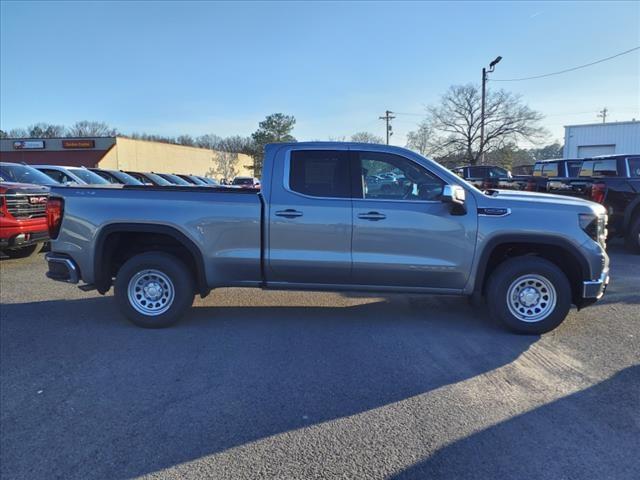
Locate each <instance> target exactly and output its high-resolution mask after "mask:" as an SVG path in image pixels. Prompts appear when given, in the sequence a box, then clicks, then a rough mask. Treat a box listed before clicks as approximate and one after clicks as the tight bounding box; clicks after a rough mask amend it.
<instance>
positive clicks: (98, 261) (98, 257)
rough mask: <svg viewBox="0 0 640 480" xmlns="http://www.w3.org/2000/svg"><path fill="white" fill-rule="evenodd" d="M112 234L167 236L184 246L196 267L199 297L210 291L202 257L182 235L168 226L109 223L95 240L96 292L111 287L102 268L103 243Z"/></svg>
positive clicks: (94, 270)
mask: <svg viewBox="0 0 640 480" xmlns="http://www.w3.org/2000/svg"><path fill="white" fill-rule="evenodd" d="M112 233H159V234H162V235H168V236H170V237H172V238H173V239H174V240H176V241H177V242H178V243H180V244H181V245H182V246H184V247H185V248H186V249H187V250H188V251H189V253H190V254H191V256H192V257H193V262H194V264H195V266H196V287H197V291H198V293H200V295H201V296H203V297H204V296H206V295H207V294H208V293H209V292H210V291H211V289H210V288H209V286H208V284H207V278H206V274H205V268H204V257H203V255H202V252H201V251H200V249H199V248H198V246H197V245H196V244H195V243H194V242H193V240H191V239H190V238H189V237H187V236H186V235H185V234H184V233H182V232H181V231H179V230H178V229H176V228H174V227H170V226H168V225H158V224H147V223H111V224H109V225H106V226H105V227H103V228H101V229H100V232H99V233H98V236H97V238H96V240H95V242H94V243H95V249H94V252H95V253H94V258H93V274H94V279H95V285H96V288H97V290H98V292H100V293H102V294H104V293H106V292H107V291H108V290H109V288H110V287H111V278H106V277H107V273H106V271H105V269H104V268H103V266H104V258H103V256H104V255H105V251H106V249H105V241H106V239H107V238H108V237H109V235H111V234H112Z"/></svg>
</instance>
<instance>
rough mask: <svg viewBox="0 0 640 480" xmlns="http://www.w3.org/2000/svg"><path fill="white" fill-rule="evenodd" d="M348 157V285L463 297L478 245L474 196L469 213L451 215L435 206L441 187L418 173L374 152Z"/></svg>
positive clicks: (407, 162) (419, 168) (405, 161)
mask: <svg viewBox="0 0 640 480" xmlns="http://www.w3.org/2000/svg"><path fill="white" fill-rule="evenodd" d="M353 157H354V160H353V161H354V165H357V167H355V166H354V167H352V169H356V168H357V169H359V170H360V176H359V181H358V182H357V183H355V184H354V187H353V188H354V189H356V188H357V189H358V190H359V191H356V192H354V200H353V225H354V226H353V282H354V283H355V284H361V285H379V286H385V287H422V288H431V289H436V288H443V289H462V288H463V287H464V285H465V284H466V282H467V279H468V277H469V274H470V271H471V265H472V262H473V256H474V251H475V243H476V231H477V215H476V210H475V205H474V204H473V202H474V199H473V196H471V195H467V204H468V205H467V210H468V213H466V214H462V215H456V214H454V213H452V212H451V207H450V205H447V204H445V203H443V202H442V201H441V196H442V192H443V187H444V185H445V182H444V181H443V180H442V179H440V178H439V177H438V176H437V175H435V174H434V173H433V172H431V171H429V170H428V169H427V168H425V167H424V166H423V165H421V164H419V163H417V162H415V161H413V160H411V159H409V158H406V157H404V156H401V155H397V154H391V153H386V152H378V151H354V152H353ZM379 179H384V180H379ZM358 185H359V186H360V188H358Z"/></svg>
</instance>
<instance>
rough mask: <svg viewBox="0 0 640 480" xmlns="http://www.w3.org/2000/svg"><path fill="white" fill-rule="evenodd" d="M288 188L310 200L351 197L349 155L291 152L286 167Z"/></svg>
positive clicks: (328, 151)
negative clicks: (314, 198)
mask: <svg viewBox="0 0 640 480" xmlns="http://www.w3.org/2000/svg"><path fill="white" fill-rule="evenodd" d="M289 188H290V189H291V190H293V191H294V192H298V193H302V194H304V195H309V196H312V197H329V198H349V197H350V196H351V182H350V167H349V154H348V152H346V151H334V150H295V151H293V152H291V160H290V164H289Z"/></svg>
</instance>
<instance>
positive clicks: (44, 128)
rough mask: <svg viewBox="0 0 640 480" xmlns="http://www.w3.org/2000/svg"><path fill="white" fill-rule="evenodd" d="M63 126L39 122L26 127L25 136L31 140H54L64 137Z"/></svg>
mask: <svg viewBox="0 0 640 480" xmlns="http://www.w3.org/2000/svg"><path fill="white" fill-rule="evenodd" d="M65 130H66V129H65V127H64V125H54V124H52V123H45V122H40V123H36V124H34V125H30V126H28V127H27V135H28V136H29V137H31V138H56V137H62V136H64V132H65Z"/></svg>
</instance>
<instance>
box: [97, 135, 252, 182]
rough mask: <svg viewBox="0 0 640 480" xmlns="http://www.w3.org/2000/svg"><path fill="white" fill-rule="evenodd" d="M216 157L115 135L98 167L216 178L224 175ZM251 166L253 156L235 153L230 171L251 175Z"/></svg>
mask: <svg viewBox="0 0 640 480" xmlns="http://www.w3.org/2000/svg"><path fill="white" fill-rule="evenodd" d="M218 158H219V154H218V153H216V152H213V151H211V150H207V149H204V148H194V147H185V146H182V145H171V144H168V143H160V142H148V141H145V140H134V139H129V138H121V137H118V138H117V139H116V144H115V145H114V146H113V148H111V150H109V151H108V152H107V154H106V155H105V156H104V157H102V159H101V160H100V163H99V164H98V166H99V167H100V168H110V169H116V170H132V171H138V172H158V173H186V174H193V175H203V176H208V177H213V178H215V179H218V180H219V179H220V178H222V177H223V176H224V174H223V170H222V168H221V166H220V162H219V160H218ZM251 166H253V159H252V158H251V157H250V156H248V155H244V154H238V159H237V161H236V162H235V164H234V170H235V172H234V173H235V175H236V176H237V175H243V176H244V175H248V176H251V175H252V174H253V171H252V170H251V168H249V167H251Z"/></svg>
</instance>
